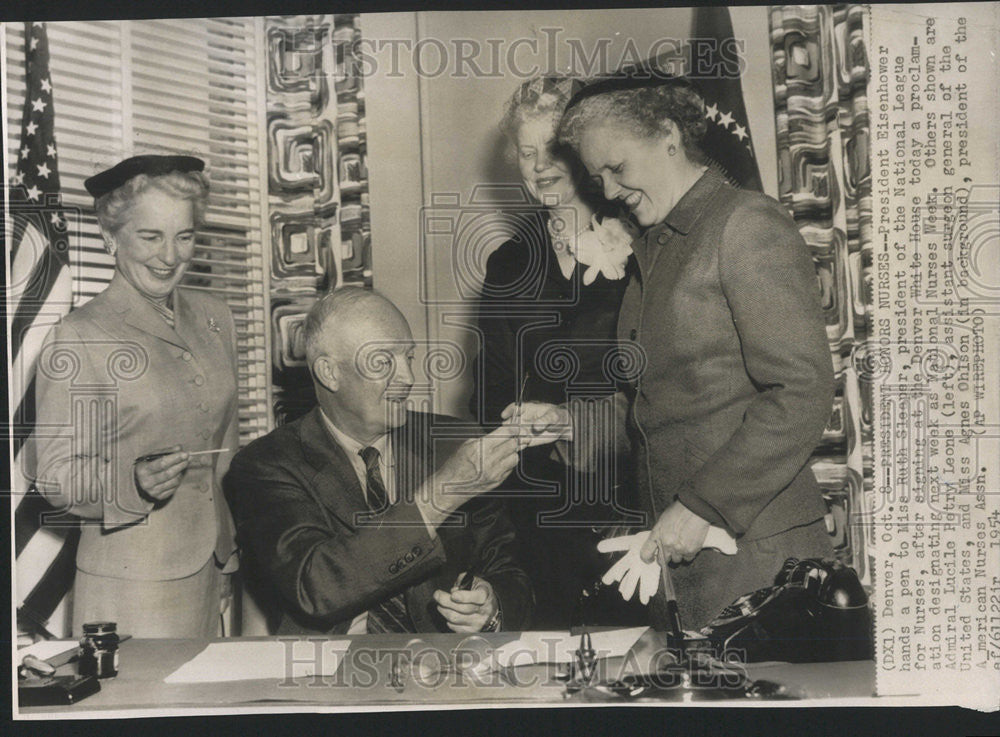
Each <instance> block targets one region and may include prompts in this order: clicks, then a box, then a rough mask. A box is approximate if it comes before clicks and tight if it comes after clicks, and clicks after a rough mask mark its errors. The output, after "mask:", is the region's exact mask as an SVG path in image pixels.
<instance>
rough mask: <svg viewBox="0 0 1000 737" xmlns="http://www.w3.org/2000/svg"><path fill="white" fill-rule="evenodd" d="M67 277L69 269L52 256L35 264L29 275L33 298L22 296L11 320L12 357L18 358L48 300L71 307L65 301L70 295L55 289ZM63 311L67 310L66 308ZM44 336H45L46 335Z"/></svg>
mask: <svg viewBox="0 0 1000 737" xmlns="http://www.w3.org/2000/svg"><path fill="white" fill-rule="evenodd" d="M67 278H68V274H67V270H66V269H65V268H64V267H63V266H61V265H60V264H58V263H54V262H53V259H51V258H48V257H45V256H43V257H42V259H41V261H39V262H38V263H37V264H36V265H35V268H34V270H33V272H32V275H31V276H30V277H29V279H30V280H31V281H30V286H31V299H25V298H24V297H23V296H22V298H21V301H20V302H19V303H18V305H17V311H16V312H15V313H14V319H13V320H11V324H10V338H11V358H12V359H14V360H16V359H17V357H18V354H19V353H20V351H21V349H22V347H23V342H24V341H25V340H26V339H27V338H28V335H29V333H30V331H31V328H32V324H33V323H34V322H35V319H36V318H37V317H38V316H39V314H41V313H42V309H43V308H44V307H45V305H46V303H47V302H50V301H52V300H53V299H55V300H63V301H64V302H65V306H66V307H69V304H70V303H69V302H68V301H65V300H66V299H67V296H68V295H63V294H59V293H58V291H55V290H54V287H55V286H56V284H57V283H58V282H59V281H60V279H63V280H65V279H67ZM63 312H65V309H64V310H63ZM42 337H43V338H44V336H42Z"/></svg>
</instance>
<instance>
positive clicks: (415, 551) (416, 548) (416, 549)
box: [410, 545, 423, 555]
mask: <svg viewBox="0 0 1000 737" xmlns="http://www.w3.org/2000/svg"><path fill="white" fill-rule="evenodd" d="M410 552H412V553H413V554H414V555H420V554H421V553H422V552H423V551H422V550H421V549H420V546H419V545H414V546H413V550H412V551H410Z"/></svg>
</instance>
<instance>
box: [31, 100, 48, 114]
mask: <svg viewBox="0 0 1000 737" xmlns="http://www.w3.org/2000/svg"><path fill="white" fill-rule="evenodd" d="M31 109H32V110H33V111H34V112H36V113H40V112H43V111H44V110H45V100H43V99H42V98H41V97H39V98H38V99H37V100H32V101H31Z"/></svg>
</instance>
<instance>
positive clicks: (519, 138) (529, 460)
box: [470, 77, 632, 629]
mask: <svg viewBox="0 0 1000 737" xmlns="http://www.w3.org/2000/svg"><path fill="white" fill-rule="evenodd" d="M576 85H577V83H576V82H574V81H573V80H571V79H568V78H564V77H539V78H535V79H532V80H530V81H528V82H526V83H524V84H523V85H521V87H520V88H518V90H517V92H516V93H515V94H514V96H513V98H512V99H511V101H510V102H509V104H508V107H507V112H506V115H505V116H504V119H503V122H502V124H501V127H502V129H503V131H504V133H505V135H506V136H507V139H508V140H509V142H510V144H511V146H512V148H513V149H514V151H515V155H516V157H517V162H518V168H519V169H520V173H521V177H522V180H523V182H524V186H525V188H526V189H527V191H528V193H529V194H530V196H531V198H532V199H533V200H534V201H535V202H537V203H538V205H539V207H538V208H537V210H534V211H531V212H529V213H528V214H527V215H526V216H522V217H520V218H518V223H517V225H518V228H517V230H518V233H517V235H516V236H515V237H513V238H511V239H510V240H508V241H507V242H505V243H504V244H503V245H501V246H500V247H499V248H498V249H497V250H496V251H494V252H493V254H492V255H491V256H490V258H489V260H488V262H487V267H486V277H485V280H484V284H483V291H482V296H481V300H480V306H479V327H480V330H481V334H482V349H481V351H480V353H479V356H478V358H477V361H476V366H475V371H474V377H475V382H476V385H475V390H474V392H473V396H472V399H471V403H470V405H471V410H472V413H473V415H474V416H475V417H476V418H477V419H479V421H480V422H482V423H483V424H484V425H486V426H490V427H492V426H495V425H497V424H499V423H500V413H501V411H502V410H503V409H504V407H506V406H507V405H509V404H510V403H511V402H516V401H519V400H524V401H528V400H532V401H537V402H550V403H555V404H560V403H564V402H567V401H569V400H570V399H571V398H572V397H573V396H577V397H581V398H582V397H593V396H608V395H610V394H613V393H614V391H615V388H616V385H615V381H614V378H613V376H611V375H609V372H608V371H607V370H606V368H605V367H606V366H607V365H609V362H610V361H611V358H612V356H613V355H614V353H615V351H616V344H617V343H616V335H615V331H616V325H617V320H618V307H619V305H620V303H621V299H622V294H623V293H624V289H625V285H626V283H627V280H626V279H625V278H623V277H624V276H625V272H626V269H627V268H629V266H628V264H627V262H626V259H627V257H628V253H629V251H628V250H627V246H628V243H629V242H630V241H631V237H632V236H631V234H630V233H629V232H627V230H626V227H625V226H623V224H622V223H621V222H620V221H618V220H617V219H615V218H613V217H611V216H610V214H609V212H608V210H607V208H606V203H604V202H603V201H602V200H601V198H600V197H599V196H598V197H596V198H594V197H593V195H592V194H590V193H587V192H585V191H584V187H583V186H582V185H583V183H584V182H585V179H584V178H583V177H582V176H581V174H582V173H583V170H582V167H580V166H579V164H578V162H576V160H575V159H573V158H571V157H566V156H565V155H564V152H561V151H559V150H557V149H556V148H555V131H556V127H557V125H558V123H559V120H560V117H561V115H562V112H563V110H564V108H565V106H566V103H567V102H568V100H569V98H570V96H571V95H572V93H573V92H574V91H575V90H576V88H577V87H576ZM602 208H604V210H603V211H602ZM602 215H603V216H604V217H603V218H601V216H602ZM583 251H590V252H594V251H599V252H600V254H601V255H602V257H604V258H603V260H599V262H594V264H593V266H592V267H591V268H589V269H588V268H587V267H586V266H581V265H579V264H578V263H577V260H576V259H575V258H574V253H578V254H580V255H581V260H586V259H585V258H584V257H583ZM601 266H603V270H601ZM598 271H601V273H598ZM609 276H610V277H617V278H608V277H609ZM551 453H552V449H551V448H550V447H538V448H530V449H527V450H525V451H524V452H523V454H522V463H521V465H520V467H519V469H518V471H517V472H516V473H515V474H513V475H512V477H511V479H510V480H508V482H506V484H505V486H504V491H505V493H506V495H507V498H508V501H509V506H510V511H511V516H512V518H513V520H514V524H515V526H516V527H517V531H518V535H519V537H520V539H521V541H522V547H523V549H524V552H525V558H526V560H525V563H526V567H527V570H528V571H529V572H531V573H532V575H533V583H534V587H535V595H536V598H537V607H536V616H535V620H534V623H533V624H534V627H535V628H536V629H559V628H568V627H570V626H571V625H572V624H575V623H579V622H574V619H577V620H579V619H580V618H581V617H586V614H585V613H581V612H579V611H578V606H579V602H580V599H581V592H582V591H583V590H584V588H585V587H587V586H588V585H589V584H591V583H592V582H593V581H594V580H596V579H597V578H599V576H600V574H601V573H603V569H604V568H606V562H605V561H601V560H600V559H599V557H598V555H597V553H596V549H595V545H596V543H597V540H598V539H599V538H598V532H599V531H600V529H601V528H603V527H606V526H607V525H608V524H609V523H611V522H613V521H614V520H615V519H616V516H617V515H616V511H615V509H614V508H613V505H612V504H611V492H612V491H613V488H614V486H615V480H614V479H615V469H614V468H605V469H604V472H603V473H601V474H579V473H573V472H570V471H567V468H566V466H564V465H563V464H561V463H559V462H558V461H557V460H556V459H554V458H552V457H550V454H551ZM584 497H586V500H584ZM618 504H619V505H620V506H621V505H623V504H624V501H623V500H619V501H618Z"/></svg>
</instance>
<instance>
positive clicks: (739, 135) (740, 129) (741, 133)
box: [733, 125, 747, 141]
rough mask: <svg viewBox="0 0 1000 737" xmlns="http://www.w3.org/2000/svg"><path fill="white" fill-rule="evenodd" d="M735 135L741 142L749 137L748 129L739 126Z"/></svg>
mask: <svg viewBox="0 0 1000 737" xmlns="http://www.w3.org/2000/svg"><path fill="white" fill-rule="evenodd" d="M733 133H735V134H736V137H737V138H739V139H740V140H741V141H742V140H743V139H744V138H746V137H747V129H746V128H744V127H743V126H742V125H737V126H736V129H735V130H734V131H733Z"/></svg>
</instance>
